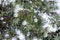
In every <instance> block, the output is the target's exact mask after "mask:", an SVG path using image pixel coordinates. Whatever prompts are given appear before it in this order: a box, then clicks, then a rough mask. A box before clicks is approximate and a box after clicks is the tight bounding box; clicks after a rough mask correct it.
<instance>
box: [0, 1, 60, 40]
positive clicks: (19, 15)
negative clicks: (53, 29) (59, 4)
mask: <svg viewBox="0 0 60 40" xmlns="http://www.w3.org/2000/svg"><path fill="white" fill-rule="evenodd" d="M1 2H2V3H1V4H0V40H4V39H6V40H12V37H16V38H17V36H18V35H17V34H16V31H15V30H16V29H19V30H20V31H21V32H22V33H23V34H24V35H25V38H26V40H32V38H33V37H37V38H38V39H40V38H41V39H42V40H57V39H58V40H59V35H58V34H59V31H58V32H57V31H56V32H48V30H47V29H48V28H45V29H44V28H43V27H42V26H43V25H44V23H45V20H44V19H43V18H42V15H43V14H47V15H48V16H49V17H50V18H49V20H50V22H51V23H50V25H52V26H53V27H54V25H57V29H58V28H59V27H60V25H59V24H60V21H59V19H60V16H59V15H58V14H57V13H56V12H55V10H57V9H58V7H57V5H56V1H54V0H53V1H50V0H16V1H15V2H9V1H8V0H6V1H4V0H2V1H1ZM6 2H7V3H6ZM16 6H18V7H20V9H19V8H18V11H16V10H17V9H16ZM28 33H30V34H29V35H27V34H28ZM6 34H8V35H9V36H6ZM44 34H45V35H47V34H48V36H47V37H45V36H44ZM17 40H19V38H17Z"/></svg>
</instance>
